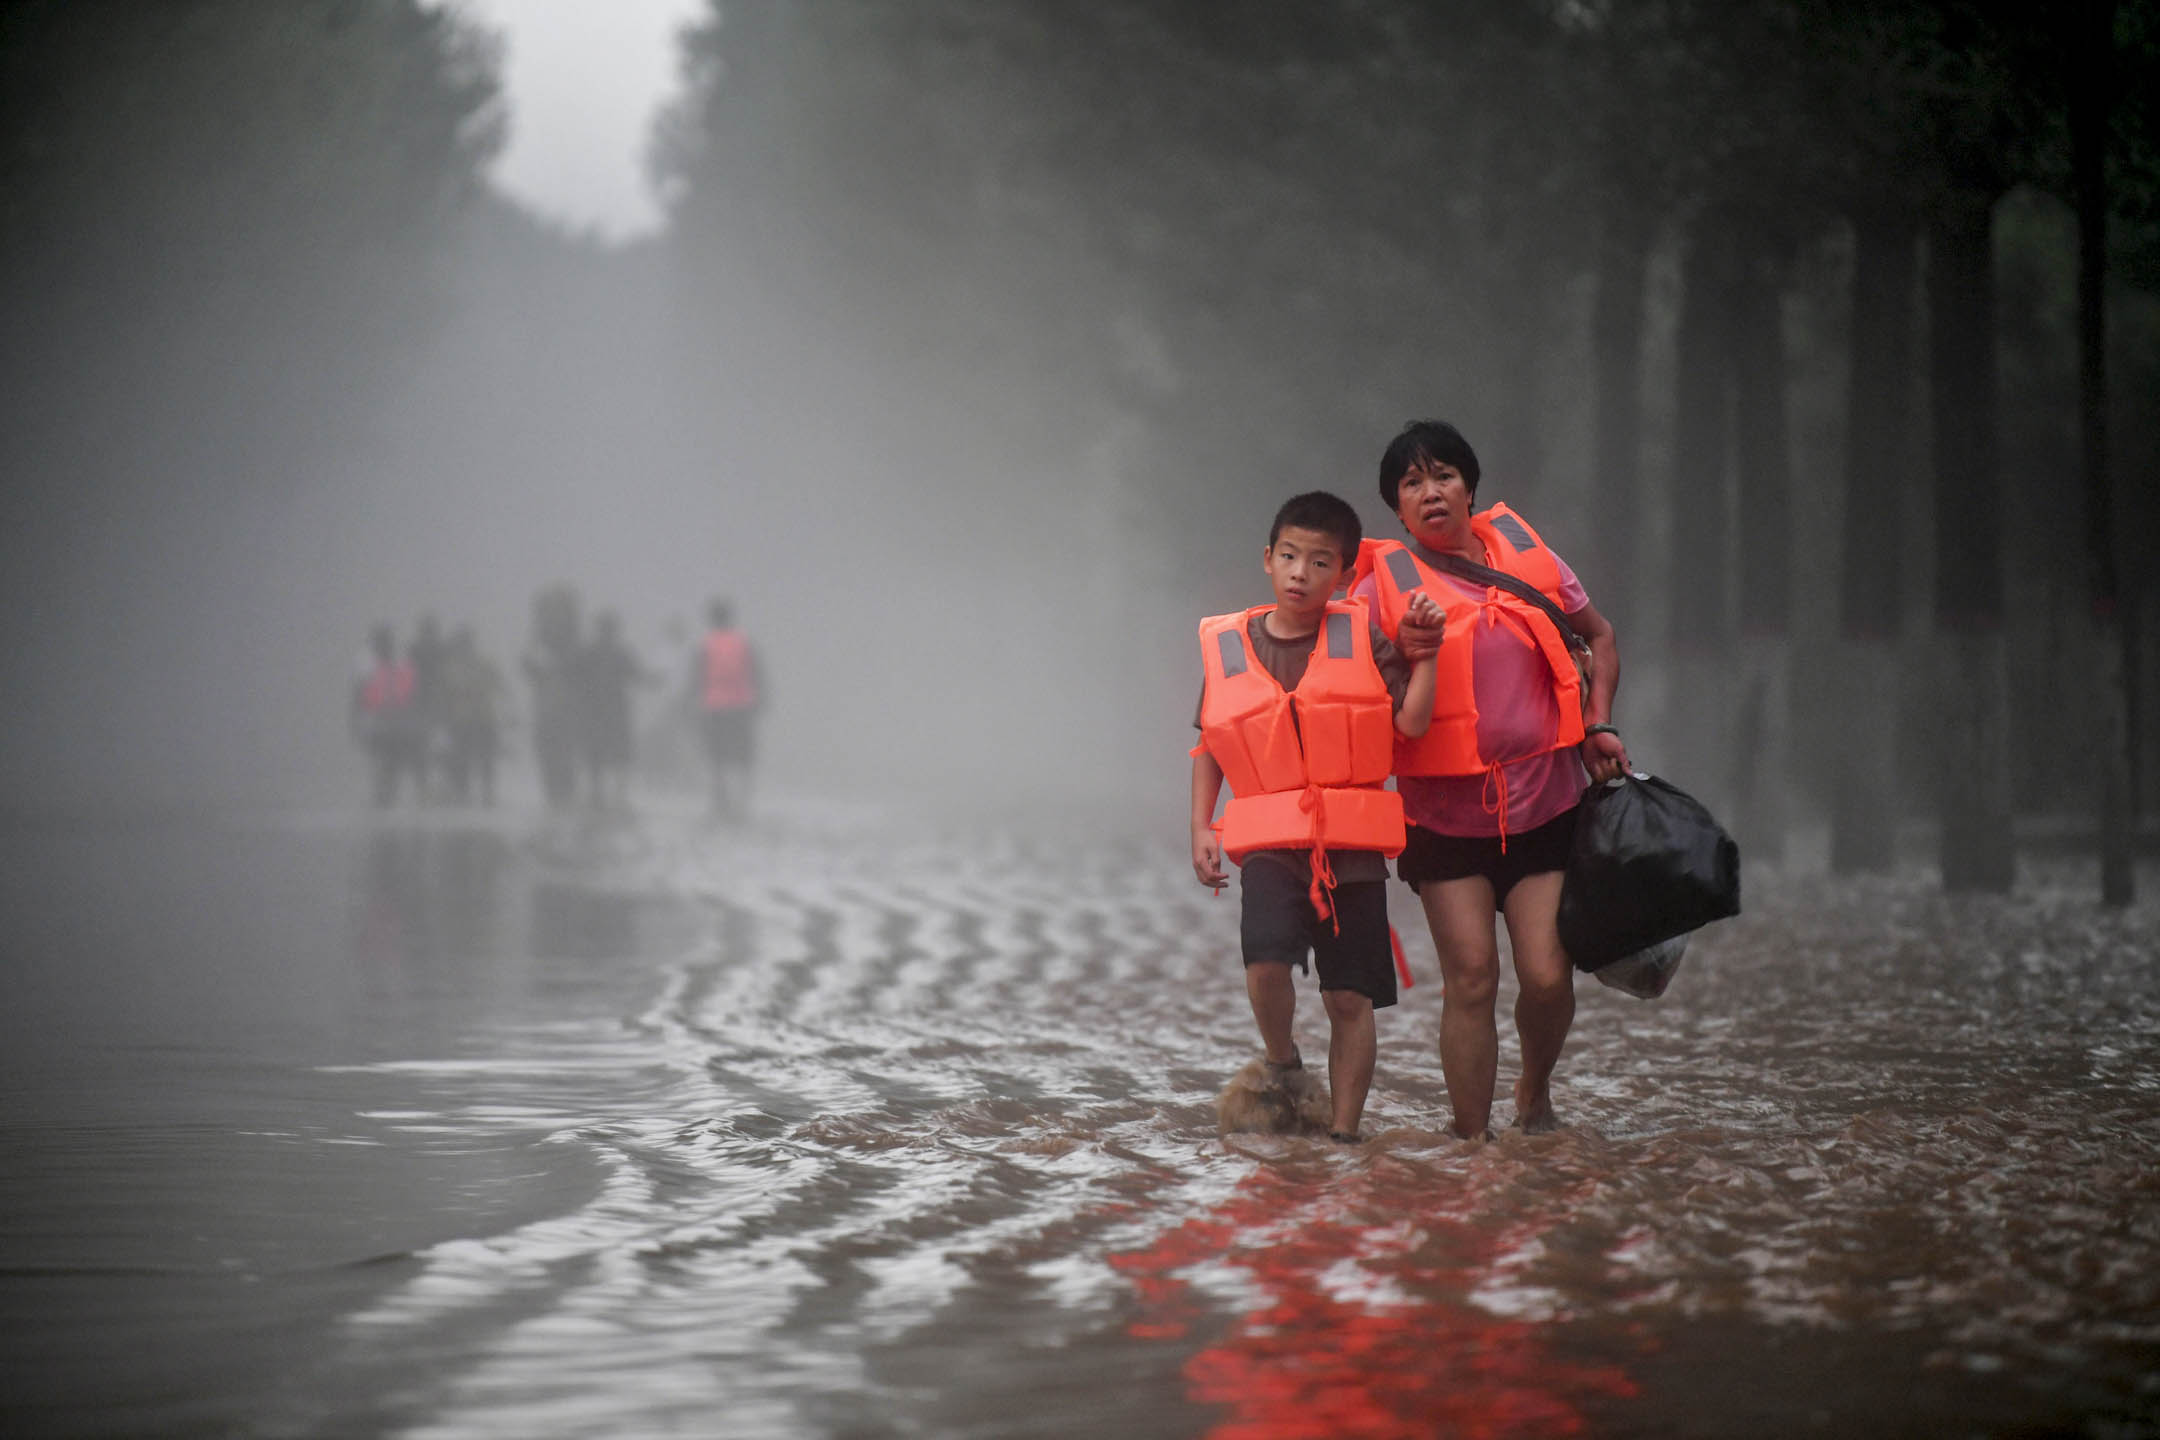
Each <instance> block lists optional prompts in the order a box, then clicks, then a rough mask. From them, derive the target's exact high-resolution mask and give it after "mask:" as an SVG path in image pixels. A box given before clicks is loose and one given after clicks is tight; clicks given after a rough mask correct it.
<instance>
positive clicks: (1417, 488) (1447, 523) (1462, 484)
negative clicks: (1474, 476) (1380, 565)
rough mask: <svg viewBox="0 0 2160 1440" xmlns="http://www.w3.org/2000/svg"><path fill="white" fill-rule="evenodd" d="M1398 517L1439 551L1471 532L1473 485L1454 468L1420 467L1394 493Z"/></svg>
mask: <svg viewBox="0 0 2160 1440" xmlns="http://www.w3.org/2000/svg"><path fill="white" fill-rule="evenodd" d="M1395 515H1396V518H1397V519H1399V520H1401V521H1402V523H1403V528H1404V529H1405V530H1408V531H1409V532H1410V533H1411V534H1412V535H1415V536H1416V537H1417V538H1418V539H1419V540H1420V541H1422V542H1424V543H1425V544H1427V545H1431V546H1435V547H1438V546H1439V545H1441V544H1442V543H1444V542H1445V541H1447V540H1448V539H1449V538H1451V537H1455V536H1460V535H1464V534H1468V533H1469V530H1470V485H1469V482H1468V481H1466V480H1464V479H1463V476H1462V471H1460V470H1458V469H1456V468H1455V467H1454V466H1453V465H1447V464H1440V463H1435V464H1431V465H1420V466H1419V467H1417V468H1416V469H1415V470H1412V471H1410V472H1409V473H1408V474H1406V475H1404V476H1403V478H1402V484H1401V485H1400V486H1398V487H1397V489H1396V491H1395Z"/></svg>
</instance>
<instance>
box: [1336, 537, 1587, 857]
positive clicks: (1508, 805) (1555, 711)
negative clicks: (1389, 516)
mask: <svg viewBox="0 0 2160 1440" xmlns="http://www.w3.org/2000/svg"><path fill="white" fill-rule="evenodd" d="M1553 563H1555V564H1556V565H1558V566H1559V567H1560V608H1561V610H1563V611H1564V612H1566V613H1567V614H1569V615H1574V614H1577V613H1579V612H1580V611H1582V610H1585V609H1587V608H1588V607H1589V604H1590V597H1589V595H1588V594H1586V593H1585V592H1584V590H1583V587H1582V582H1581V581H1580V580H1578V579H1576V578H1575V572H1574V570H1573V569H1571V568H1570V567H1569V566H1568V563H1567V562H1566V561H1565V560H1562V559H1561V558H1560V557H1559V556H1558V555H1554V556H1553ZM1439 578H1440V583H1441V584H1443V585H1453V586H1455V587H1456V588H1457V589H1458V590H1460V591H1462V592H1463V593H1464V594H1465V595H1468V596H1470V597H1471V598H1473V599H1483V598H1484V593H1485V592H1484V588H1483V587H1482V586H1478V585H1473V584H1471V583H1470V582H1469V581H1466V580H1457V579H1456V578H1455V577H1454V576H1452V575H1442V576H1441V577H1439ZM1350 598H1351V599H1353V600H1363V601H1364V602H1365V605H1366V608H1367V609H1368V610H1370V611H1371V612H1372V613H1373V615H1374V616H1375V617H1377V616H1378V615H1379V614H1380V594H1379V584H1378V582H1377V581H1375V580H1374V579H1373V578H1372V577H1371V576H1369V575H1368V576H1367V577H1365V579H1363V580H1362V581H1360V582H1358V584H1357V585H1356V586H1354V587H1353V588H1352V589H1351V591H1350ZM1455 638H1456V637H1454V636H1452V635H1450V636H1448V637H1447V641H1453V640H1454V639H1455ZM1443 643H1446V642H1443ZM1471 644H1472V645H1473V646H1474V647H1475V648H1474V649H1473V650H1472V651H1471V657H1470V670H1471V675H1472V677H1473V683H1474V684H1475V685H1476V687H1477V694H1476V700H1477V711H1478V725H1477V738H1478V749H1479V751H1480V752H1481V753H1483V754H1485V755H1489V756H1492V757H1493V758H1495V759H1496V760H1498V761H1499V762H1500V764H1499V766H1498V768H1497V769H1496V770H1494V771H1493V772H1491V773H1490V774H1486V775H1398V776H1396V777H1395V788H1396V789H1397V790H1398V791H1400V792H1401V794H1402V799H1403V813H1404V815H1405V816H1406V817H1407V818H1408V819H1409V821H1410V823H1411V824H1413V825H1417V826H1421V827H1423V828H1424V829H1427V830H1430V831H1432V832H1433V833H1434V834H1437V835H1479V836H1483V835H1498V834H1500V833H1501V819H1502V816H1503V815H1504V816H1505V817H1506V821H1507V825H1506V833H1507V834H1510V835H1520V834H1522V833H1523V832H1524V831H1526V830H1535V829H1536V828H1537V827H1538V826H1540V825H1543V824H1544V823H1545V822H1546V821H1548V820H1551V819H1554V818H1556V817H1557V816H1559V815H1561V814H1562V813H1564V812H1565V811H1567V810H1570V809H1572V808H1574V806H1575V804H1576V802H1578V801H1579V800H1581V799H1582V792H1583V787H1584V786H1585V785H1588V784H1589V783H1590V775H1589V772H1588V771H1586V770H1584V769H1583V764H1582V759H1581V757H1580V756H1578V755H1577V754H1576V752H1575V748H1574V747H1573V746H1569V747H1568V748H1566V749H1564V750H1555V749H1553V748H1552V744H1553V740H1554V739H1555V737H1557V736H1558V735H1559V733H1560V706H1559V703H1558V701H1557V700H1555V699H1554V697H1553V687H1552V672H1551V671H1550V670H1549V669H1547V668H1546V664H1545V658H1544V656H1543V655H1542V654H1541V653H1539V651H1538V650H1537V648H1536V646H1535V645H1534V644H1533V643H1532V642H1531V641H1530V638H1529V637H1528V636H1526V635H1524V634H1523V633H1521V632H1520V631H1519V630H1517V629H1516V628H1515V627H1514V625H1512V624H1510V623H1508V622H1506V621H1503V620H1501V619H1499V618H1498V615H1497V612H1495V611H1493V610H1487V611H1486V612H1485V620H1484V622H1483V623H1481V624H1480V625H1479V626H1478V627H1477V633H1476V634H1475V635H1473V636H1472V637H1471ZM1509 757H1514V758H1509Z"/></svg>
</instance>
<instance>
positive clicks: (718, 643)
mask: <svg viewBox="0 0 2160 1440" xmlns="http://www.w3.org/2000/svg"><path fill="white" fill-rule="evenodd" d="M704 703H705V708H706V709H707V710H747V709H749V708H750V707H751V706H753V705H755V704H757V681H756V679H755V678H754V677H753V675H752V674H751V667H750V641H749V638H748V637H747V636H745V635H744V634H743V633H742V631H740V630H714V631H711V632H709V633H708V634H707V635H706V636H705V688H704Z"/></svg>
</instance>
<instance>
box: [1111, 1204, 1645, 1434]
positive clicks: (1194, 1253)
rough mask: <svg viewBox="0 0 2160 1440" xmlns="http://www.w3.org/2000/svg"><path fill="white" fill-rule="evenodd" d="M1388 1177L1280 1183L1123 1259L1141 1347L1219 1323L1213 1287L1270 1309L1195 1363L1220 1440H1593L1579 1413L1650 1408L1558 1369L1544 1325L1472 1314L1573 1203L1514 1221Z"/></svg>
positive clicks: (1593, 1370) (1627, 1391) (1596, 1373)
mask: <svg viewBox="0 0 2160 1440" xmlns="http://www.w3.org/2000/svg"><path fill="white" fill-rule="evenodd" d="M1385 1168H1386V1170H1387V1171H1388V1172H1390V1174H1389V1175H1387V1176H1383V1174H1382V1173H1381V1172H1382V1167H1374V1168H1372V1169H1367V1170H1362V1171H1359V1172H1357V1173H1353V1174H1342V1173H1333V1174H1328V1175H1325V1176H1314V1175H1310V1174H1307V1175H1304V1176H1298V1175H1294V1174H1291V1173H1287V1172H1285V1171H1282V1170H1277V1169H1274V1168H1264V1169H1261V1170H1259V1171H1257V1172H1255V1173H1254V1174H1253V1175H1251V1176H1249V1177H1247V1179H1246V1180H1245V1181H1244V1182H1243V1183H1242V1184H1240V1185H1239V1187H1238V1190H1237V1193H1236V1194H1235V1195H1234V1196H1232V1197H1231V1199H1230V1200H1229V1201H1228V1202H1226V1203H1225V1204H1224V1205H1222V1206H1221V1207H1219V1208H1218V1209H1217V1211H1216V1212H1215V1213H1214V1214H1211V1215H1208V1216H1205V1217H1202V1218H1199V1219H1195V1220H1190V1221H1187V1222H1186V1223H1185V1224H1184V1225H1181V1226H1179V1227H1178V1228H1177V1229H1176V1230H1173V1231H1171V1232H1170V1233H1169V1234H1167V1235H1165V1236H1163V1237H1162V1238H1161V1239H1160V1240H1158V1241H1157V1242H1156V1243H1155V1244H1154V1245H1152V1246H1150V1247H1149V1248H1147V1249H1146V1250H1143V1251H1134V1252H1128V1253H1125V1254H1121V1255H1113V1256H1111V1257H1110V1263H1111V1264H1112V1265H1113V1266H1115V1267H1116V1268H1117V1269H1118V1270H1119V1271H1120V1272H1122V1273H1123V1274H1124V1275H1126V1276H1127V1277H1128V1278H1129V1279H1130V1280H1131V1281H1132V1283H1133V1285H1134V1287H1135V1289H1136V1290H1137V1292H1138V1294H1139V1296H1140V1300H1141V1307H1142V1314H1141V1317H1140V1318H1139V1319H1137V1320H1135V1321H1134V1322H1133V1323H1132V1324H1131V1326H1130V1327H1129V1333H1130V1334H1132V1335H1134V1336H1135V1337H1138V1338H1141V1339H1164V1340H1174V1339H1179V1338H1182V1337H1184V1336H1185V1335H1187V1334H1188V1333H1189V1332H1190V1331H1191V1329H1192V1327H1193V1325H1194V1324H1195V1323H1196V1322H1198V1321H1199V1320H1200V1319H1201V1318H1202V1316H1203V1315H1208V1314H1215V1313H1219V1312H1220V1311H1221V1309H1222V1308H1223V1305H1224V1303H1225V1302H1224V1301H1222V1300H1221V1299H1220V1298H1213V1297H1210V1296H1209V1295H1208V1294H1206V1293H1205V1292H1204V1291H1203V1289H1202V1286H1203V1285H1205V1284H1208V1283H1209V1282H1210V1281H1212V1282H1214V1288H1216V1289H1218V1290H1221V1289H1245V1290H1249V1291H1256V1292H1258V1294H1259V1295H1260V1296H1262V1297H1264V1298H1263V1299H1262V1300H1261V1301H1260V1303H1259V1304H1258V1305H1257V1306H1255V1307H1254V1308H1251V1309H1248V1310H1246V1311H1245V1312H1244V1313H1242V1314H1239V1315H1238V1316H1237V1317H1236V1318H1235V1319H1234V1320H1233V1321H1232V1322H1231V1324H1230V1328H1229V1331H1228V1333H1227V1334H1226V1335H1224V1337H1223V1338H1222V1339H1221V1340H1219V1341H1217V1342H1216V1343H1215V1344H1213V1345H1211V1346H1209V1347H1208V1348H1206V1349H1204V1350H1202V1351H1200V1352H1199V1353H1197V1354H1195V1355H1194V1356H1193V1357H1192V1358H1191V1359H1190V1360H1188V1361H1186V1363H1185V1379H1186V1384H1187V1386H1188V1391H1189V1394H1190V1396H1191V1398H1192V1399H1194V1400H1196V1401H1199V1402H1201V1403H1206V1404H1216V1405H1223V1406H1226V1407H1228V1410H1229V1414H1228V1415H1227V1416H1226V1417H1225V1418H1224V1419H1223V1420H1222V1421H1220V1422H1219V1423H1218V1424H1216V1426H1215V1427H1214V1428H1213V1429H1211V1430H1210V1431H1209V1432H1208V1435H1209V1436H1210V1437H1211V1440H1292V1437H1302V1436H1330V1437H1338V1436H1340V1437H1357V1440H1412V1437H1427V1436H1467V1437H1479V1440H1485V1437H1515V1436H1555V1435H1559V1436H1564V1435H1578V1434H1581V1433H1583V1432H1584V1430H1585V1428H1586V1427H1585V1422H1584V1419H1583V1416H1582V1414H1581V1413H1580V1411H1579V1410H1578V1409H1577V1408H1576V1406H1577V1402H1579V1401H1582V1400H1586V1399H1589V1398H1591V1397H1593V1396H1595V1397H1619V1398H1627V1397H1632V1396H1633V1395H1635V1394H1636V1393H1637V1392H1636V1388H1635V1385H1634V1382H1632V1381H1631V1380H1629V1379H1628V1377H1627V1375H1626V1373H1625V1372H1624V1371H1622V1370H1620V1369H1619V1368H1617V1367H1615V1366H1612V1365H1600V1364H1583V1363H1579V1362H1575V1361H1571V1360H1566V1359H1562V1358H1561V1357H1559V1356H1557V1355H1554V1354H1553V1353H1552V1352H1551V1351H1550V1350H1549V1349H1548V1348H1547V1346H1546V1344H1545V1340H1544V1327H1543V1326H1541V1325H1539V1324H1537V1323H1535V1322H1531V1321H1526V1320H1512V1319H1504V1318H1501V1317H1498V1316H1495V1315H1493V1314H1491V1313H1490V1312H1489V1311H1487V1310H1485V1309H1482V1308H1480V1307H1479V1306H1477V1305H1474V1304H1472V1303H1470V1302H1469V1300H1468V1296H1469V1295H1470V1294H1471V1292H1472V1291H1474V1290H1475V1289H1477V1287H1478V1286H1479V1285H1480V1284H1481V1283H1482V1282H1485V1281H1487V1280H1490V1279H1492V1278H1493V1277H1494V1276H1495V1275H1496V1273H1499V1268H1498V1267H1499V1262H1502V1261H1503V1259H1504V1257H1508V1256H1511V1255H1515V1254H1517V1253H1518V1252H1520V1251H1521V1250H1522V1249H1523V1247H1524V1246H1526V1245H1528V1244H1530V1243H1531V1242H1533V1241H1535V1239H1536V1238H1537V1236H1538V1235H1539V1234H1541V1233H1543V1232H1544V1231H1545V1230H1547V1229H1549V1228H1550V1227H1551V1224H1552V1218H1551V1217H1552V1216H1554V1215H1556V1214H1557V1213H1561V1211H1560V1210H1558V1209H1556V1208H1555V1205H1554V1202H1555V1201H1556V1200H1558V1201H1559V1202H1560V1204H1561V1205H1562V1206H1564V1205H1565V1197H1555V1196H1545V1197H1542V1201H1543V1203H1541V1204H1539V1205H1538V1206H1536V1207H1534V1208H1535V1209H1537V1210H1540V1211H1543V1212H1544V1214H1543V1216H1541V1217H1538V1218H1529V1217H1519V1218H1507V1216H1508V1211H1507V1210H1505V1209H1499V1208H1496V1206H1495V1205H1494V1204H1491V1203H1485V1204H1481V1203H1479V1202H1480V1196H1479V1195H1478V1193H1477V1189H1476V1182H1475V1180H1474V1179H1467V1180H1466V1177H1460V1176H1450V1177H1447V1181H1448V1182H1452V1183H1443V1182H1442V1177H1440V1176H1437V1175H1434V1174H1431V1173H1423V1174H1414V1175H1404V1174H1402V1173H1400V1172H1399V1170H1397V1168H1396V1167H1392V1166H1389V1167H1385ZM1493 1198H1494V1199H1498V1198H1500V1197H1493ZM1519 1198H1520V1197H1517V1200H1516V1202H1515V1203H1518V1204H1519ZM1203 1277H1204V1278H1203ZM1229 1303H1233V1304H1234V1303H1236V1302H1234V1301H1233V1302H1229Z"/></svg>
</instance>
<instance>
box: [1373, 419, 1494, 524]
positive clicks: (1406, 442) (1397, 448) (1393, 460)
mask: <svg viewBox="0 0 2160 1440" xmlns="http://www.w3.org/2000/svg"><path fill="white" fill-rule="evenodd" d="M1428 465H1452V466H1454V467H1455V468H1456V469H1457V470H1460V471H1461V472H1462V478H1463V484H1465V485H1467V486H1469V487H1470V498H1471V499H1473V500H1474V499H1476V498H1477V482H1478V463H1477V451H1475V450H1472V449H1471V448H1470V442H1469V441H1468V440H1465V439H1463V434H1462V431H1460V430H1457V429H1456V428H1455V427H1454V426H1453V425H1450V424H1448V422H1447V421H1445V420H1412V421H1411V422H1410V423H1409V424H1407V425H1405V426H1403V428H1402V433H1401V434H1400V435H1397V436H1396V437H1395V438H1394V439H1393V440H1390V441H1389V442H1388V447H1387V453H1386V454H1384V455H1382V456H1381V457H1380V498H1381V499H1382V500H1385V501H1387V508H1388V509H1390V510H1393V509H1394V508H1395V501H1396V496H1397V493H1398V492H1399V491H1400V490H1401V489H1402V478H1403V476H1405V475H1407V474H1409V473H1410V472H1411V471H1412V470H1420V469H1423V468H1424V467H1426V466H1428Z"/></svg>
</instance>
